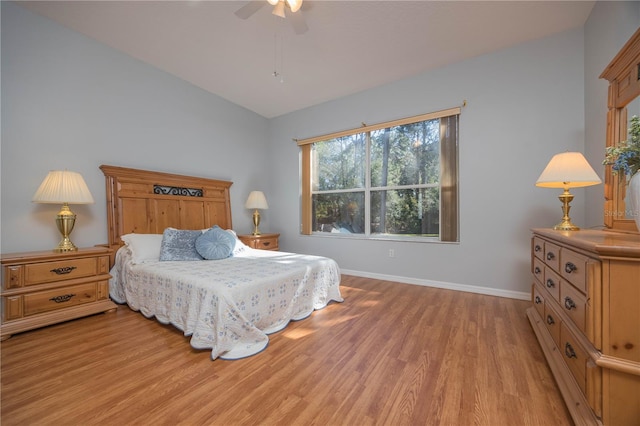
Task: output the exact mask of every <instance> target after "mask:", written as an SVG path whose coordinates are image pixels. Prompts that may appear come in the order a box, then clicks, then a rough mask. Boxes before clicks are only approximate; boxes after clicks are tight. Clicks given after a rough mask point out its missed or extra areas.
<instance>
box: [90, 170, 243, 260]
mask: <svg viewBox="0 0 640 426" xmlns="http://www.w3.org/2000/svg"><path fill="white" fill-rule="evenodd" d="M100 170H102V173H104V176H105V178H106V184H107V221H108V227H109V228H108V235H109V237H108V238H109V247H110V248H112V249H114V252H115V250H117V249H118V248H119V247H120V246H121V245H122V241H121V240H120V236H122V235H126V234H130V233H133V232H135V233H138V234H162V232H163V231H164V230H165V228H167V227H173V228H178V229H205V228H209V227H211V226H213V225H218V226H220V227H221V228H223V229H231V227H232V226H231V204H230V200H229V187H231V185H232V184H233V182H228V181H222V180H215V179H205V178H200V177H193V176H183V175H176V174H171V173H161V172H153V171H147V170H137V169H127V168H124V167H114V166H105V165H102V166H100Z"/></svg>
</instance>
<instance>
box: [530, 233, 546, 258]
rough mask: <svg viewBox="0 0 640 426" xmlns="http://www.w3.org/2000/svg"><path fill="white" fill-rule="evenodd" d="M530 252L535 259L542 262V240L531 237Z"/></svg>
mask: <svg viewBox="0 0 640 426" xmlns="http://www.w3.org/2000/svg"><path fill="white" fill-rule="evenodd" d="M531 252H532V253H533V255H534V256H535V257H537V258H538V259H540V260H542V261H543V262H544V240H543V239H542V238H540V237H533V239H532V243H531Z"/></svg>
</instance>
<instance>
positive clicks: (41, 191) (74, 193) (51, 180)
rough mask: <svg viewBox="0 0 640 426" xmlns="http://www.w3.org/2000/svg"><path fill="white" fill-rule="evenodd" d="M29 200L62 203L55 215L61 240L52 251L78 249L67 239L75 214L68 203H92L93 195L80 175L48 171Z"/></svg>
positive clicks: (73, 223)
mask: <svg viewBox="0 0 640 426" xmlns="http://www.w3.org/2000/svg"><path fill="white" fill-rule="evenodd" d="M31 201H32V202H34V203H47V204H60V203H62V209H61V210H60V212H59V213H58V215H57V216H56V225H57V226H58V231H60V233H61V234H62V240H61V241H60V244H58V247H56V248H55V249H54V251H56V252H65V251H75V250H78V248H77V247H76V246H75V245H74V244H73V243H72V242H71V240H70V239H69V234H71V231H72V230H73V226H74V225H75V223H76V215H75V214H74V213H73V212H72V211H71V210H70V209H69V204H91V203H93V197H92V196H91V192H89V188H88V187H87V184H86V183H85V182H84V179H83V178H82V175H80V173H76V172H70V171H68V170H55V171H50V172H49V174H48V175H47V177H45V178H44V180H43V181H42V184H40V187H39V188H38V190H37V191H36V193H35V195H34V196H33V199H32V200H31Z"/></svg>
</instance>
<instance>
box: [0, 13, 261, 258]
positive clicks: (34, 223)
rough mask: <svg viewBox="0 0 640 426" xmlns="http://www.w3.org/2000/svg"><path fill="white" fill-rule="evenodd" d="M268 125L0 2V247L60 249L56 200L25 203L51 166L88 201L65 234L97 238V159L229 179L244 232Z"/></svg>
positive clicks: (100, 208) (102, 231) (100, 220)
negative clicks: (84, 190) (71, 176)
mask: <svg viewBox="0 0 640 426" xmlns="http://www.w3.org/2000/svg"><path fill="white" fill-rule="evenodd" d="M267 132H268V121H267V120H266V119H265V118H263V117H261V116H259V115H257V114H255V113H253V112H250V111H248V110H246V109H243V108H241V107H239V106H237V105H235V104H232V103H230V102H228V101H226V100H223V99H222V98H220V97H217V96H214V95H211V94H210V93H208V92H205V91H203V90H201V89H199V88H197V87H195V86H193V85H191V84H188V83H186V82H184V81H182V80H179V79H177V78H175V77H173V76H171V75H169V74H167V73H164V72H162V71H159V70H157V69H155V68H153V67H151V66H149V65H147V64H145V63H142V62H140V61H137V60H134V59H132V58H131V57H129V56H127V55H124V54H122V53H120V52H118V51H116V50H114V49H112V48H110V47H107V46H105V45H103V44H100V43H97V42H95V41H94V40H92V39H89V38H87V37H85V36H83V35H81V34H79V33H76V32H73V31H70V30H68V29H66V28H64V27H62V26H60V25H58V24H56V23H54V22H53V21H51V20H49V19H46V18H43V17H40V16H39V15H36V14H34V13H32V12H30V11H28V10H25V9H23V8H22V7H19V6H16V5H15V4H13V3H10V2H5V1H3V2H2V145H1V147H0V153H1V157H2V158H1V164H2V170H1V179H2V181H1V183H2V194H1V201H2V205H1V207H2V209H1V210H2V213H1V214H2V216H1V225H2V230H1V239H2V252H3V253H7V252H16V251H26V250H46V249H49V248H53V247H55V246H56V245H57V243H58V241H59V240H60V237H59V234H58V231H57V229H56V227H55V222H54V217H55V215H56V213H57V212H58V210H59V206H57V205H52V204H33V203H31V197H32V196H33V194H34V193H35V191H36V189H37V188H38V186H39V185H40V183H41V181H42V180H43V179H44V177H45V176H46V174H47V172H48V171H49V170H54V169H65V168H66V169H69V170H74V171H77V172H80V173H81V174H82V175H83V176H84V178H85V180H86V182H87V185H88V186H89V189H90V190H91V192H92V195H93V197H94V199H95V201H96V202H95V204H92V205H79V206H72V210H73V211H74V212H75V213H76V214H77V216H78V218H77V222H76V228H75V229H74V231H73V233H72V235H71V237H72V238H71V239H72V241H73V242H74V243H75V244H76V245H78V246H80V247H82V246H92V245H95V244H100V243H105V242H106V241H107V228H106V201H105V184H104V176H103V174H102V172H101V171H100V169H99V168H98V167H99V166H100V165H101V164H109V165H114V166H123V167H134V168H142V169H148V170H158V171H165V172H171V173H180V174H190V175H195V176H202V177H210V178H216V179H225V180H232V181H233V182H234V184H233V186H232V187H231V199H232V204H233V205H232V212H233V224H234V226H235V227H236V228H237V229H238V230H240V231H242V232H247V231H249V230H251V212H248V211H247V210H246V209H244V201H245V200H246V197H247V196H248V194H249V192H250V191H251V190H253V189H263V190H266V189H267V185H268V176H267V171H268V170H269V168H268V167H266V166H265V165H264V163H263V162H262V161H260V160H261V159H262V158H264V156H265V155H266V152H267V144H266V141H267V137H266V133H267ZM266 215H267V216H268V213H267V214H266ZM265 220H266V218H265Z"/></svg>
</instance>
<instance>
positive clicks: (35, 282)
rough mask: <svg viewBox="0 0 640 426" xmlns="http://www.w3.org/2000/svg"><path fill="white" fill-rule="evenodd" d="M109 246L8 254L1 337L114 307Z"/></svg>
mask: <svg viewBox="0 0 640 426" xmlns="http://www.w3.org/2000/svg"><path fill="white" fill-rule="evenodd" d="M110 253H111V250H110V249H108V248H106V247H90V248H81V249H78V250H77V251H70V252H63V253H56V252H54V251H52V250H49V251H39V252H26V253H10V254H3V255H2V256H1V258H0V260H1V263H2V288H1V289H0V291H1V293H0V297H1V299H2V305H1V307H2V315H1V318H0V320H1V323H0V340H5V339H8V338H9V337H11V335H12V334H15V333H19V332H22V331H27V330H32V329H34V328H38V327H43V326H46V325H51V324H55V323H58V322H62V321H67V320H71V319H75V318H80V317H83V316H87V315H91V314H96V313H99V312H105V311H111V310H115V309H116V308H117V306H116V305H115V304H114V303H113V302H112V301H111V300H110V299H109V278H111V275H109V255H110Z"/></svg>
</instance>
